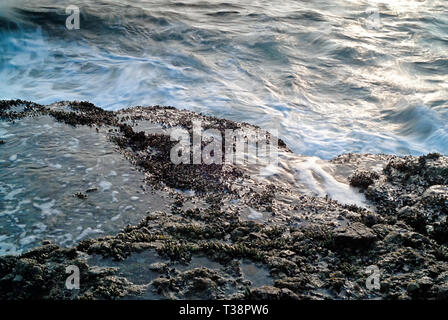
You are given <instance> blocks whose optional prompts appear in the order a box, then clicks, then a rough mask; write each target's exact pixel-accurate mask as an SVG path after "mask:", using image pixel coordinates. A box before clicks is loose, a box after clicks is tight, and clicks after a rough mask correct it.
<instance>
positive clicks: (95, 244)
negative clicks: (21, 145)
mask: <svg viewBox="0 0 448 320" xmlns="http://www.w3.org/2000/svg"><path fill="white" fill-rule="evenodd" d="M26 119H30V120H29V121H36V122H39V121H41V120H42V119H47V121H53V122H54V123H58V124H59V125H63V126H67V127H80V128H84V127H86V128H89V130H90V129H92V128H94V130H90V131H89V135H100V136H104V137H105V138H107V139H108V141H110V142H112V143H113V145H114V146H115V148H116V149H115V151H116V152H117V153H119V154H120V155H121V156H123V157H125V158H126V159H127V161H129V163H130V164H131V165H132V166H133V167H135V168H136V169H138V171H139V172H141V173H142V174H143V175H144V177H145V180H144V184H143V185H142V189H143V190H144V191H145V192H148V193H158V194H162V193H163V196H164V197H165V198H164V199H167V200H166V205H167V207H166V208H168V209H163V210H157V211H148V212H142V213H141V214H142V215H143V219H142V220H141V221H140V222H139V223H137V224H134V225H128V226H126V227H124V228H123V229H122V230H121V231H120V232H118V233H116V234H111V235H107V236H101V237H93V238H88V239H83V240H80V241H78V242H77V243H76V244H75V245H72V246H69V247H64V246H61V245H58V244H56V243H53V242H51V241H43V243H42V246H40V247H37V248H34V249H31V250H28V251H27V252H25V253H22V254H20V255H14V256H13V255H8V256H3V257H0V299H2V300H5V299H394V300H395V299H447V298H448V247H447V245H448V222H447V219H446V215H447V213H448V158H447V157H445V156H443V155H439V154H435V153H433V154H428V155H426V156H420V157H412V156H408V157H398V156H393V155H371V154H362V155H359V154H344V155H341V156H339V157H336V158H335V159H333V160H331V161H328V162H326V163H325V165H326V166H327V167H328V168H331V170H332V172H333V173H334V174H335V176H336V175H338V177H339V178H338V179H339V180H341V181H343V180H344V179H345V180H346V182H347V185H348V184H350V185H351V186H352V187H353V188H356V189H354V190H356V191H357V192H358V191H359V193H360V194H361V195H362V196H363V197H364V198H365V199H366V203H367V204H368V205H367V206H365V207H361V206H358V205H355V204H343V203H341V202H338V201H336V200H335V199H332V197H331V195H330V196H325V197H318V196H313V195H310V194H307V193H306V192H300V190H297V189H295V184H291V185H287V184H285V183H284V181H285V179H282V178H277V179H276V178H275V175H274V176H273V177H272V179H257V178H256V177H255V176H254V174H253V172H252V171H251V168H247V167H245V166H238V165H233V164H221V165H215V164H214V165H205V164H198V165H186V164H185V165H183V164H180V165H175V164H173V163H172V162H171V161H170V158H169V157H170V150H171V149H172V147H173V145H174V144H175V142H173V141H170V137H169V135H167V130H169V129H170V128H172V127H174V126H181V127H183V128H186V129H187V130H189V131H190V132H191V130H192V127H191V121H192V119H197V120H200V121H202V123H203V124H204V127H205V128H214V129H218V130H219V131H224V130H225V129H236V128H243V129H244V128H251V129H257V128H256V127H254V126H252V125H250V124H247V123H236V122H233V121H228V120H223V119H218V118H214V117H208V116H204V115H199V114H195V113H193V112H189V111H185V110H177V109H175V108H172V107H160V106H156V107H135V108H130V109H125V110H121V111H118V112H111V111H105V110H102V109H100V108H97V107H95V106H94V105H92V104H90V103H87V102H60V103H56V104H53V105H49V106H43V105H39V104H35V103H32V102H27V101H21V100H15V101H0V121H3V122H9V123H20V122H21V121H25V120H26ZM278 145H279V150H280V151H281V153H282V159H281V162H280V165H281V167H282V168H283V169H282V170H285V171H288V165H289V164H291V163H293V161H301V160H300V159H299V158H298V156H296V155H294V154H292V153H291V152H290V151H289V149H288V147H287V146H286V145H285V144H284V143H283V142H282V141H281V140H279V143H278ZM6 148H8V139H7V138H2V139H1V141H0V152H2V150H5V149H6ZM291 159H292V160H291ZM336 173H337V174H336ZM285 176H286V174H285ZM179 190H180V191H179ZM187 191H188V192H187ZM74 196H75V197H76V198H77V199H78V201H86V200H89V201H93V202H94V201H95V192H94V189H89V188H88V187H87V186H86V188H85V189H84V190H80V191H79V192H78V193H74ZM254 212H255V213H256V214H255V216H257V218H256V219H252V218H251V217H252V216H253V215H254V214H253V213H254ZM70 265H75V266H77V267H78V268H79V269H80V282H81V284H80V288H79V290H69V289H67V288H66V287H65V281H66V279H67V276H68V275H67V273H66V267H67V266H70ZM372 266H373V267H375V268H377V270H379V272H380V273H379V279H378V281H379V285H380V286H379V288H378V287H376V286H374V287H370V288H368V287H367V286H366V282H368V281H369V276H370V275H371V274H370V273H369V270H372Z"/></svg>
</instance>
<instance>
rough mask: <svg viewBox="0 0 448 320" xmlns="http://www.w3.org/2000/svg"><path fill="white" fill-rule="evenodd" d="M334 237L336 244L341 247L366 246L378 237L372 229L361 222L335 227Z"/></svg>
mask: <svg viewBox="0 0 448 320" xmlns="http://www.w3.org/2000/svg"><path fill="white" fill-rule="evenodd" d="M333 237H334V240H335V242H336V245H337V246H341V247H344V246H349V247H366V246H368V245H370V244H371V243H373V242H374V241H375V240H376V239H377V237H376V235H375V233H374V232H373V231H372V229H370V228H368V227H366V226H365V225H364V224H362V223H360V222H355V223H352V224H350V225H348V226H344V227H338V228H336V229H334V230H333Z"/></svg>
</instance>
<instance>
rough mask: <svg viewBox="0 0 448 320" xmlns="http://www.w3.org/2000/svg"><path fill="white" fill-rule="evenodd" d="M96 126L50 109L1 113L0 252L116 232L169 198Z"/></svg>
mask: <svg viewBox="0 0 448 320" xmlns="http://www.w3.org/2000/svg"><path fill="white" fill-rule="evenodd" d="M95 131H96V130H95V129H94V128H89V127H85V126H82V127H72V126H68V125H66V124H62V123H58V122H57V121H55V120H54V119H52V118H50V117H49V116H42V117H39V119H38V118H25V119H22V120H20V121H16V122H15V123H12V122H4V121H0V134H1V139H3V140H4V141H5V143H4V145H1V146H0V147H1V152H0V255H5V254H17V253H20V252H22V251H24V250H27V249H30V248H33V247H36V246H37V245H40V243H41V242H42V240H44V239H49V240H52V241H53V242H55V243H57V244H59V245H61V246H71V245H73V244H74V243H75V242H77V241H79V240H82V239H85V238H88V237H96V236H101V235H107V234H113V233H115V232H116V231H118V230H120V229H121V228H123V227H124V226H126V225H127V224H135V223H137V222H138V221H139V220H141V219H142V218H143V217H144V216H145V215H146V212H148V211H155V210H159V209H163V208H165V207H166V205H168V204H169V203H170V201H171V200H169V199H168V198H167V197H166V196H164V194H162V192H154V191H152V190H146V188H147V187H143V185H144V181H143V180H144V174H143V173H141V172H139V171H138V170H137V169H136V168H135V167H134V166H132V165H131V164H130V163H129V161H128V160H126V159H125V157H124V156H122V155H121V154H120V153H118V152H117V151H116V150H115V149H116V146H115V145H114V144H113V143H112V142H110V141H109V139H108V137H107V135H106V134H105V133H97V132H95ZM145 190H146V191H145Z"/></svg>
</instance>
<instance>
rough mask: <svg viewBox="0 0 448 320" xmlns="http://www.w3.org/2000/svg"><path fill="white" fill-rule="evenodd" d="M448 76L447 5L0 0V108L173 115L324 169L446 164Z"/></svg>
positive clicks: (353, 0) (356, 0) (354, 0)
mask: <svg viewBox="0 0 448 320" xmlns="http://www.w3.org/2000/svg"><path fill="white" fill-rule="evenodd" d="M69 5H76V6H78V7H79V10H80V29H79V30H68V29H67V27H66V19H67V17H68V16H69V15H70V12H69V13H67V12H66V7H67V6H69ZM447 71H448V2H447V1H446V0H426V1H425V0H387V1H380V0H371V1H364V0H344V1H343V0H333V1H323V0H316V1H305V0H281V1H261V0H257V1H247V2H245V1H236V0H226V1H223V0H222V1H215V0H212V1H196V0H190V1H187V0H184V1H160V0H159V1H149V0H135V1H130V0H120V1H118V0H102V1H96V0H95V1H94V0H77V1H75V2H73V3H70V1H57V0H1V1H0V99H12V98H21V99H28V100H33V101H36V102H40V103H52V102H55V101H58V100H72V99H77V100H89V101H91V102H93V103H95V104H96V105H98V106H100V107H102V108H105V109H111V110H115V109H119V108H124V107H129V106H135V105H156V104H160V105H172V106H175V107H178V108H186V109H190V110H194V111H198V112H203V113H205V114H208V115H215V116H219V117H226V118H229V119H233V120H238V121H247V122H249V123H252V124H256V125H259V126H261V127H263V128H266V129H278V130H279V132H280V135H281V137H282V138H283V139H284V140H285V141H286V142H287V144H288V145H289V146H290V147H291V149H293V151H294V152H295V153H297V154H303V155H308V156H317V157H320V158H324V159H329V158H332V157H334V156H336V155H338V154H340V153H345V152H358V153H360V152H373V153H394V154H414V155H417V154H421V153H425V152H434V151H437V152H441V153H445V154H447V153H448V127H447V119H448V112H447V109H448V108H447V106H448V102H447V101H448V90H447V89H448V81H447V80H448V75H447V74H448V72H447Z"/></svg>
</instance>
